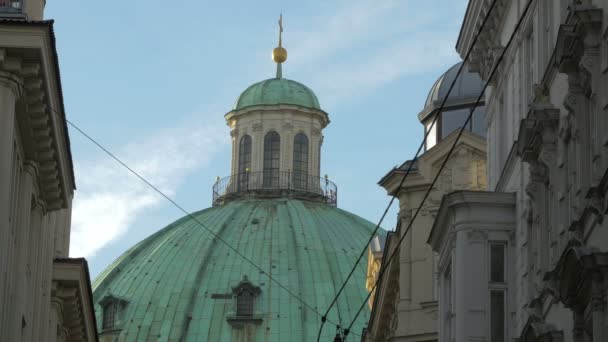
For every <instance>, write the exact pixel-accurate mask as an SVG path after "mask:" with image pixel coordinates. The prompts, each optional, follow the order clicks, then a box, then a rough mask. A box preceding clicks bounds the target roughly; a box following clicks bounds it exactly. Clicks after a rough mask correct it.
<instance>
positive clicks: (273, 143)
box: [262, 131, 281, 188]
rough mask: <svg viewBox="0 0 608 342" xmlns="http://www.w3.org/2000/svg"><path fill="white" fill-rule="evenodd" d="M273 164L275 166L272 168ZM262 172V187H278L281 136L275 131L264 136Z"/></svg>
mask: <svg viewBox="0 0 608 342" xmlns="http://www.w3.org/2000/svg"><path fill="white" fill-rule="evenodd" d="M275 138H276V139H275ZM275 154H276V156H275ZM275 164H276V166H274V165H275ZM262 170H263V172H262V183H263V185H264V187H265V188H277V187H278V186H279V178H280V176H279V175H280V170H281V136H280V135H279V133H278V132H277V131H269V132H268V133H266V135H264V155H263V166H262Z"/></svg>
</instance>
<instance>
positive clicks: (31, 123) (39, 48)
mask: <svg viewBox="0 0 608 342" xmlns="http://www.w3.org/2000/svg"><path fill="white" fill-rule="evenodd" d="M0 32H1V33H2V34H1V35H0V47H1V46H4V47H5V48H0V71H1V72H2V73H4V74H6V73H10V74H12V75H14V77H16V78H18V79H19V80H21V82H22V87H21V92H20V96H19V98H18V101H19V108H18V112H17V119H18V124H19V130H20V136H21V137H22V143H23V150H24V154H25V156H24V158H25V159H28V160H32V161H35V162H36V163H37V164H38V167H37V169H38V176H39V177H38V184H37V185H38V187H39V189H40V197H41V199H42V200H43V201H44V202H45V207H46V208H47V209H48V210H55V209H60V208H67V207H68V205H69V198H71V196H72V193H73V190H74V189H75V186H74V177H73V168H72V160H71V152H70V148H69V137H68V135H67V128H66V124H65V115H64V114H63V99H62V94H61V82H60V80H59V70H58V63H57V59H56V58H57V54H56V51H55V45H54V35H53V32H52V22H37V23H29V22H24V23H20V24H15V23H7V22H3V21H0ZM6 46H10V48H6Z"/></svg>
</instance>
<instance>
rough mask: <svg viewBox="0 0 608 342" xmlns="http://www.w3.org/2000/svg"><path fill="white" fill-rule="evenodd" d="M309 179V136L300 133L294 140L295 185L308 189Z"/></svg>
mask: <svg viewBox="0 0 608 342" xmlns="http://www.w3.org/2000/svg"><path fill="white" fill-rule="evenodd" d="M307 181H308V138H307V137H306V135H305V134H304V133H298V134H297V135H296V136H295V138H294V140H293V186H294V187H295V188H296V189H306V187H307Z"/></svg>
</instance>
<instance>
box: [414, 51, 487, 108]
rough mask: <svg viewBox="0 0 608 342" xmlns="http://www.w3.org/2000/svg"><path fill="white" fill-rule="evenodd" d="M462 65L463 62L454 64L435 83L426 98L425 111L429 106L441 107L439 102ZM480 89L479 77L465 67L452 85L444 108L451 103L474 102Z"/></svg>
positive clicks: (481, 85) (481, 86) (481, 83)
mask: <svg viewBox="0 0 608 342" xmlns="http://www.w3.org/2000/svg"><path fill="white" fill-rule="evenodd" d="M462 63H463V62H460V63H457V64H455V65H454V66H452V67H451V68H450V69H449V70H448V71H446V72H445V73H444V74H443V75H441V77H439V79H437V81H435V84H434V85H433V87H432V88H431V91H430V92H429V95H428V96H427V98H426V102H425V104H424V107H425V109H426V108H427V107H429V106H437V107H438V106H440V105H441V101H443V98H444V97H445V95H446V94H447V92H448V89H449V88H450V85H451V84H452V82H453V81H454V78H456V74H457V73H458V69H459V68H460V66H461V65H462ZM482 88H483V82H482V81H481V78H480V77H479V75H478V74H477V73H475V72H471V71H470V70H469V67H468V66H466V65H465V67H464V69H463V70H462V72H461V74H460V77H458V79H457V80H456V83H455V84H454V88H453V89H452V91H451V92H450V97H449V98H448V101H447V102H446V106H449V105H451V104H452V103H461V102H468V101H475V100H476V99H477V97H478V96H479V93H480V92H481V89H482Z"/></svg>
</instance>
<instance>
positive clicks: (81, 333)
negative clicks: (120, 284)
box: [52, 258, 98, 341]
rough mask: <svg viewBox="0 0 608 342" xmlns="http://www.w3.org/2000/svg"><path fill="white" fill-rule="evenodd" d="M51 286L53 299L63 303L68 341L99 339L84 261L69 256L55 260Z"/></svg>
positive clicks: (87, 272)
mask: <svg viewBox="0 0 608 342" xmlns="http://www.w3.org/2000/svg"><path fill="white" fill-rule="evenodd" d="M53 288H54V291H53V294H52V295H53V298H56V299H58V300H60V301H61V303H62V305H63V306H62V307H63V322H64V324H65V327H66V328H67V329H68V330H69V336H70V340H71V341H98V336H97V326H96V321H95V313H94V306H93V299H92V292H91V284H90V280H89V271H88V267H87V264H86V261H85V260H84V259H70V258H68V259H55V260H54V261H53ZM68 323H69V324H68Z"/></svg>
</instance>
